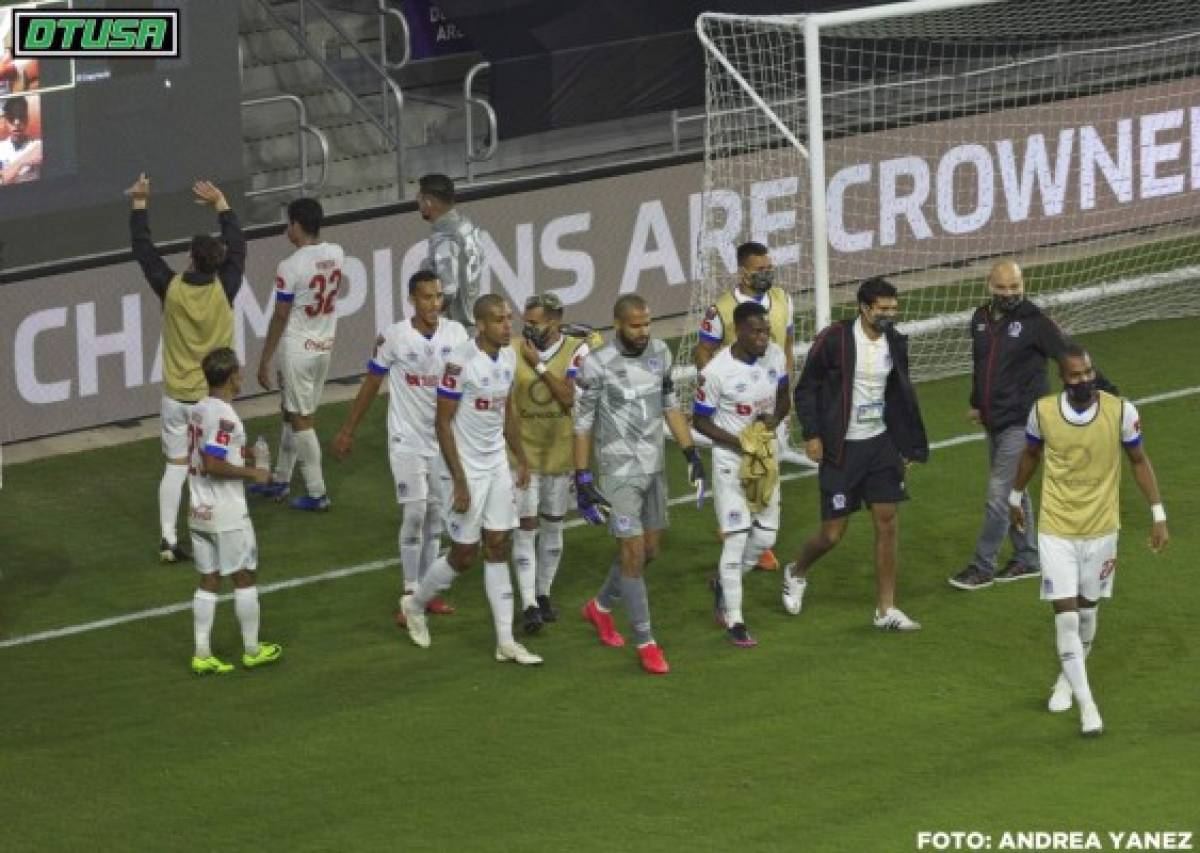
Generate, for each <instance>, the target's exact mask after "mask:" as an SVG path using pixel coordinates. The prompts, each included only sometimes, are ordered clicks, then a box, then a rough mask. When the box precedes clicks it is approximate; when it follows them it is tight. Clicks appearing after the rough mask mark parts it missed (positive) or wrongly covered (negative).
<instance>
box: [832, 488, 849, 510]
mask: <svg viewBox="0 0 1200 853" xmlns="http://www.w3.org/2000/svg"><path fill="white" fill-rule="evenodd" d="M829 503H830V504H831V505H832V506H833V508H834V509H845V508H846V496H845V495H843V494H841V493H840V492H839V493H838V494H836V495H834V496H833V498H832V499H831V500H830V501H829Z"/></svg>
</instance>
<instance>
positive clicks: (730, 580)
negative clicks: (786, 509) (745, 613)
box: [718, 530, 753, 628]
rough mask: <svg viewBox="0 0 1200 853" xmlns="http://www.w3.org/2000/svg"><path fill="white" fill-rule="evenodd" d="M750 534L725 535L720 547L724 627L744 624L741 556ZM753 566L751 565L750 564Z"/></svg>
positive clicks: (741, 532) (739, 532) (719, 571)
mask: <svg viewBox="0 0 1200 853" xmlns="http://www.w3.org/2000/svg"><path fill="white" fill-rule="evenodd" d="M749 540H750V533H749V531H746V530H739V531H737V532H736V533H726V534H725V539H724V541H723V544H722V546H721V567H720V569H719V570H718V573H719V574H720V577H721V593H722V595H723V596H724V598H725V626H726V627H727V628H732V627H733V626H734V625H737V624H739V623H744V622H745V621H746V620H745V619H743V618H742V555H743V554H744V553H745V552H746V548H747V546H748V543H749ZM751 565H753V563H751Z"/></svg>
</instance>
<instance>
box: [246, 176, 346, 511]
mask: <svg viewBox="0 0 1200 853" xmlns="http://www.w3.org/2000/svg"><path fill="white" fill-rule="evenodd" d="M323 218H324V211H323V210H322V209H321V203H320V202H318V201H317V200H316V199H313V198H298V199H296V200H295V201H293V202H292V203H291V204H289V205H288V226H287V238H288V240H289V241H290V242H291V244H292V245H293V246H295V247H296V251H294V252H293V253H292V254H291V255H290V256H289V257H287V258H285V259H284V260H282V261H280V263H279V268H278V270H277V272H276V273H275V313H274V314H273V315H272V316H271V325H270V327H269V328H268V329H267V340H266V343H265V344H264V345H263V351H262V357H261V358H260V360H259V363H258V382H259V384H260V385H262V387H264V388H267V389H269V388H270V387H271V370H270V368H271V359H272V358H273V357H274V356H275V352H276V348H277V347H279V359H278V362H279V363H278V367H279V378H280V387H279V391H280V396H281V397H282V400H281V405H282V408H283V430H282V432H281V434H280V437H279V458H278V461H277V462H276V464H275V473H274V476H273V477H272V478H271V482H270V483H269V484H268V485H266V486H264V487H260V488H254V489H252V490H251V491H252V492H253V493H254V494H262V495H265V496H266V497H270V498H274V499H275V500H282V499H283V498H285V497H286V496H287V493H288V489H289V487H290V484H291V480H292V471H293V469H294V468H295V466H296V462H297V461H299V462H300V473H301V474H303V475H304V485H305V488H306V490H307V492H308V494H306V495H302V496H300V497H298V498H295V499H294V500H293V501H292V502H291V507H292V509H300V510H308V511H310V512H319V511H321V510H326V509H329V496H328V495H327V494H326V493H325V477H324V476H323V475H322V473H321V442H320V440H319V439H318V438H317V431H316V429H315V428H314V427H315V415H316V412H317V408H318V407H319V406H320V405H321V393H322V392H323V391H324V390H325V377H326V376H328V375H329V360H330V356H331V354H332V352H333V339H334V334H335V332H336V331H337V296H338V292H339V291H340V290H341V287H342V265H343V263H344V261H345V258H346V253H345V252H344V251H343V250H342V247H341V246H339V245H338V244H336V243H327V242H324V241H322V240H321V223H322V220H323ZM281 340H282V347H280V342H281Z"/></svg>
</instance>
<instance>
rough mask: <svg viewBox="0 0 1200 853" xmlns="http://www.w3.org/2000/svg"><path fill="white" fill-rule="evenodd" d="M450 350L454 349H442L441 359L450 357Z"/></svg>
mask: <svg viewBox="0 0 1200 853" xmlns="http://www.w3.org/2000/svg"><path fill="white" fill-rule="evenodd" d="M452 349H454V347H442V358H445V357H446V356H448V355H450V350H452Z"/></svg>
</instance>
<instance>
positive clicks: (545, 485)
mask: <svg viewBox="0 0 1200 853" xmlns="http://www.w3.org/2000/svg"><path fill="white" fill-rule="evenodd" d="M562 318H563V306H562V300H560V299H559V298H558V297H557V296H556V295H555V294H553V293H541V294H537V295H534V296H531V297H529V299H528V300H526V302H525V314H524V318H523V319H524V330H523V337H522V340H521V343H520V345H519V346H518V347H517V351H518V352H519V354H520V356H521V357H520V358H518V359H517V375H516V382H515V384H514V386H513V402H514V404H515V405H516V407H517V421H518V422H519V423H520V425H521V444H522V445H523V446H524V447H525V455H526V456H528V457H529V485H528V486H527V487H526V488H524V489H517V514H518V515H519V516H520V519H521V522H520V526H519V527H518V528H517V529H516V530H515V531H513V562H514V563H515V564H516V568H517V587H518V589H519V591H520V594H521V607H522V613H523V617H524V627H525V632H526V633H527V634H534V633H537V632H538V631H540V630H541V628H542V625H543V624H544V623H546V622H557V621H558V611H556V610H555V609H554V606H553V605H552V604H551V603H550V587H551V585H552V584H553V583H554V576H555V574H556V573H557V572H558V565H559V563H560V562H561V561H562V548H563V533H562V531H563V516H565V515H566V514H567V509H568V508H569V507H570V504H571V474H572V472H573V471H574V458H573V457H572V455H571V454H572V447H573V443H574V440H575V431H574V429H575V424H574V421H573V420H572V418H571V410H572V407H573V406H574V405H575V377H576V376H577V375H578V373H579V368H580V367H582V365H583V360H584V359H585V358H587V355H588V351H589V349H588V341H587V340H586V338H587V334H588V331H590V330H585V331H584V332H583V334H582V336H577V335H568V334H564V332H563V329H562Z"/></svg>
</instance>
